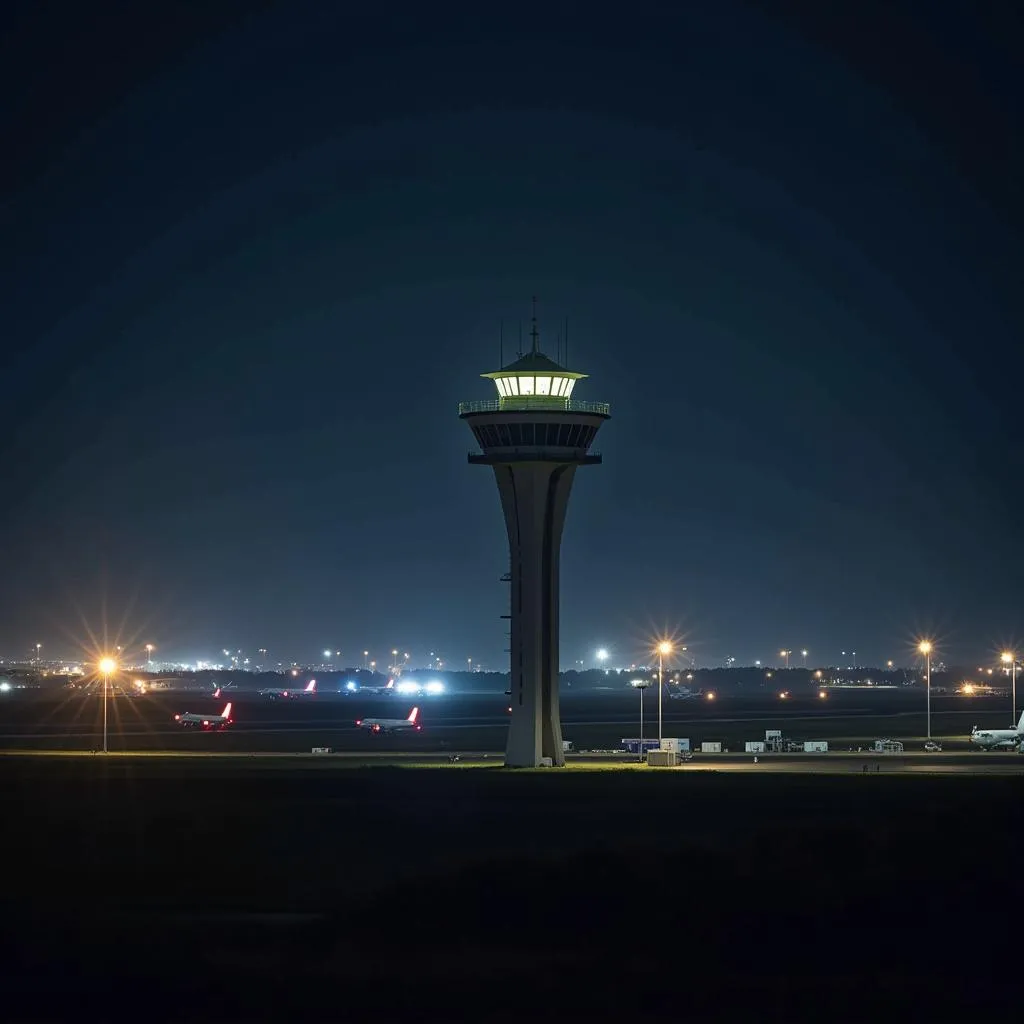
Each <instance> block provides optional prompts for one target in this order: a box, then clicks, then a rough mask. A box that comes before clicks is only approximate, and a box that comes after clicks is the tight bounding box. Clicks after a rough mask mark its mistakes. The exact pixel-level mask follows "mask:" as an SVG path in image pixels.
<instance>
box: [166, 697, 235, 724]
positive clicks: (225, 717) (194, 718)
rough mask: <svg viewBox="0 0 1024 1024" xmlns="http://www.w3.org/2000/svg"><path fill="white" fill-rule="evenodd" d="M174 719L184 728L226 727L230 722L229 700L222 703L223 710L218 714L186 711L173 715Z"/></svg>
mask: <svg viewBox="0 0 1024 1024" xmlns="http://www.w3.org/2000/svg"><path fill="white" fill-rule="evenodd" d="M174 720H175V721H176V722H177V723H178V725H181V726H184V727H185V728H189V727H191V726H199V728H201V729H226V728H227V727H228V726H229V725H231V722H232V718H231V701H228V703H227V704H225V705H224V710H223V711H222V712H221V713H220V714H219V715H196V714H193V713H192V712H189V711H186V712H184V713H183V714H180V715H175V716H174Z"/></svg>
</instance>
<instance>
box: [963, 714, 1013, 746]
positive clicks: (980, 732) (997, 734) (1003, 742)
mask: <svg viewBox="0 0 1024 1024" xmlns="http://www.w3.org/2000/svg"><path fill="white" fill-rule="evenodd" d="M1022 739H1024V711H1022V712H1021V715H1020V721H1019V722H1018V723H1017V728H1016V729H979V728H978V727H977V726H974V727H973V728H972V729H971V744H972V745H973V746H976V747H981V749H982V750H1012V749H1014V748H1016V747H1019V746H1020V743H1021V740H1022Z"/></svg>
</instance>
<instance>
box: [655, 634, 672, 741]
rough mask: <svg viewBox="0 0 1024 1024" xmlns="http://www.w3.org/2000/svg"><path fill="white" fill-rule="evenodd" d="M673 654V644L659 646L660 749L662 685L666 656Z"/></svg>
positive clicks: (663, 642) (664, 643) (664, 641)
mask: <svg viewBox="0 0 1024 1024" xmlns="http://www.w3.org/2000/svg"><path fill="white" fill-rule="evenodd" d="M671 653H672V644H671V643H669V641H668V640H662V641H661V643H659V644H658V747H659V749H660V748H661V684H662V676H663V675H664V671H665V656H666V655H668V654H671Z"/></svg>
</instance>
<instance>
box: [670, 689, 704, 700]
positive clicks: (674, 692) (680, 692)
mask: <svg viewBox="0 0 1024 1024" xmlns="http://www.w3.org/2000/svg"><path fill="white" fill-rule="evenodd" d="M668 695H669V699H670V700H697V699H698V698H700V697H703V696H704V691H703V690H696V691H694V690H691V689H690V688H689V687H688V686H671V687H669V691H668Z"/></svg>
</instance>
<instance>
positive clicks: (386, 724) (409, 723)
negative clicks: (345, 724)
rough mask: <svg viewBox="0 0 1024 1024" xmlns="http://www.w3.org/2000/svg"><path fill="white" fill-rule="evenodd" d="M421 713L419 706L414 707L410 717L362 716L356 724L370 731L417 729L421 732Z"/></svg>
mask: <svg viewBox="0 0 1024 1024" xmlns="http://www.w3.org/2000/svg"><path fill="white" fill-rule="evenodd" d="M419 713H420V709H419V708H413V709H412V711H410V712H409V717H408V718H360V719H359V720H358V721H357V722H356V725H357V726H358V727H359V728H360V729H366V730H368V731H369V732H402V731H403V730H405V729H415V730H416V731H417V732H419V730H420V723H419V722H418V721H417V718H418V716H419Z"/></svg>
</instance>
